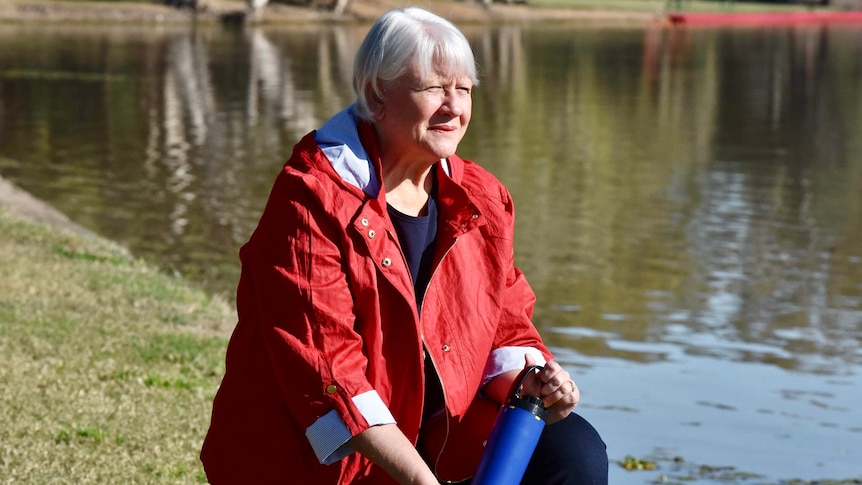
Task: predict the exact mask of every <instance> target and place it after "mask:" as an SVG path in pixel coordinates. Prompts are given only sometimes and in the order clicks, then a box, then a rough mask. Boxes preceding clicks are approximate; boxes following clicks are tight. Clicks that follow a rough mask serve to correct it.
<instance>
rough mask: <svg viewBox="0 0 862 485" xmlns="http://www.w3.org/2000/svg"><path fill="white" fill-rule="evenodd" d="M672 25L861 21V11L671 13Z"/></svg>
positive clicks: (669, 17) (793, 23)
mask: <svg viewBox="0 0 862 485" xmlns="http://www.w3.org/2000/svg"><path fill="white" fill-rule="evenodd" d="M668 20H669V21H670V23H671V24H672V25H798V24H826V23H829V24H834V23H862V11H846V12H837V11H836V12H827V11H812V12H763V13H684V12H680V13H671V14H668Z"/></svg>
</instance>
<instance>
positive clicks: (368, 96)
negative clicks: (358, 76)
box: [365, 86, 384, 121]
mask: <svg viewBox="0 0 862 485" xmlns="http://www.w3.org/2000/svg"><path fill="white" fill-rule="evenodd" d="M365 102H366V104H367V105H368V111H369V112H370V113H371V116H372V117H373V118H374V119H375V120H376V121H380V120H382V119H383V115H384V109H383V108H384V104H383V95H382V94H381V93H378V92H377V91H375V90H374V88H372V87H371V86H368V88H367V89H366V90H365Z"/></svg>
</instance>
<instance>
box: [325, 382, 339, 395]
mask: <svg viewBox="0 0 862 485" xmlns="http://www.w3.org/2000/svg"><path fill="white" fill-rule="evenodd" d="M336 392H338V386H336V385H335V384H330V385H328V386H326V393H327V394H335V393H336Z"/></svg>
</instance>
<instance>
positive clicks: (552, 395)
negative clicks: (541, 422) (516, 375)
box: [523, 354, 581, 424]
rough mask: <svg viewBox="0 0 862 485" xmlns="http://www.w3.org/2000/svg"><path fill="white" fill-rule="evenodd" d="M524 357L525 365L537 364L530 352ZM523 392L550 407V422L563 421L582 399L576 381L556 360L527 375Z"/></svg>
mask: <svg viewBox="0 0 862 485" xmlns="http://www.w3.org/2000/svg"><path fill="white" fill-rule="evenodd" d="M524 357H525V361H526V365H525V367H529V366H532V365H535V364H536V360H535V359H534V358H533V357H532V356H531V355H530V354H526V355H525V356H524ZM523 392H524V393H526V394H529V395H532V396H538V397H539V398H541V399H542V402H544V403H545V407H546V408H547V409H548V424H553V423H556V422H557V421H562V420H563V419H564V418H565V417H566V416H568V415H569V414H571V412H572V411H573V410H574V409H575V406H577V405H578V401H579V400H580V399H581V393H580V391H579V390H578V386H577V385H576V384H575V381H573V380H572V377H571V376H570V375H569V373H568V372H567V371H566V370H565V369H563V367H562V366H561V365H560V364H558V363H556V362H554V361H551V362H548V363H547V364H545V366H544V369H542V370H541V371H539V372H534V373H532V374H531V375H529V376H527V378H526V379H524V391H523Z"/></svg>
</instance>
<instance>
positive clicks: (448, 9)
mask: <svg viewBox="0 0 862 485" xmlns="http://www.w3.org/2000/svg"><path fill="white" fill-rule="evenodd" d="M200 1H201V6H200V7H199V8H198V9H197V10H195V11H192V10H190V9H179V8H174V7H170V6H167V5H164V4H159V3H142V2H132V1H119V2H114V1H112V2H107V1H76V0H75V1H70V0H6V1H4V2H3V3H2V4H0V23H27V24H29V23H41V24H50V23H82V24H83V23H87V24H93V23H96V24H135V23H137V24H197V23H206V24H219V23H243V22H246V23H252V24H260V25H290V24H305V23H309V22H339V23H349V22H360V23H361V22H371V21H373V20H374V19H376V18H377V17H379V16H380V15H381V14H382V13H384V12H386V11H388V10H390V9H393V8H400V7H404V6H406V5H409V4H410V2H407V1H404V0H402V1H397V0H354V1H353V2H352V3H350V4H349V5H348V7H347V10H346V12H345V13H344V14H342V15H337V14H335V13H333V12H330V11H327V10H322V9H315V8H311V7H298V6H292V5H286V4H280V3H277V4H272V3H271V4H270V5H268V6H267V7H266V8H265V9H263V10H262V11H261V12H260V14H259V15H258V16H255V17H248V16H247V15H246V7H245V5H246V2H245V1H244V0H200ZM422 6H425V7H426V8H428V9H430V10H431V11H434V12H435V13H437V14H439V15H441V16H443V17H446V18H448V19H449V20H451V21H453V22H457V23H463V24H470V23H492V22H503V23H505V22H536V21H545V22H547V21H554V22H568V21H576V22H585V23H599V24H603V25H608V24H610V25H644V24H647V23H650V22H654V21H657V20H659V19H660V16H659V15H658V14H657V13H650V12H629V11H611V10H579V9H576V8H544V7H535V6H529V5H525V4H501V3H494V4H492V5H489V6H484V5H483V4H481V3H479V2H472V1H462V0H434V1H426V2H424V3H423V4H422Z"/></svg>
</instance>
